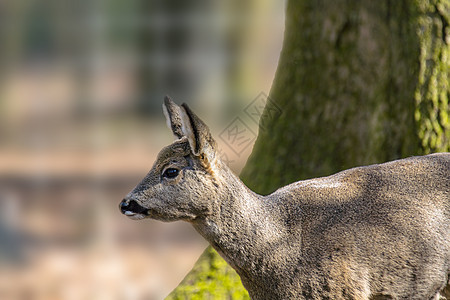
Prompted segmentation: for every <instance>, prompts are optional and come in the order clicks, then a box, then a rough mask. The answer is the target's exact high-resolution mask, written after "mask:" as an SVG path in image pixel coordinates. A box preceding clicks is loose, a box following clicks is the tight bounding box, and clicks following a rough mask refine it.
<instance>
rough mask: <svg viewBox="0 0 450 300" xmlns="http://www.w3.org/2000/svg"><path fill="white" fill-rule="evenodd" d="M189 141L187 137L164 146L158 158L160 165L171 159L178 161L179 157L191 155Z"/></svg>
mask: <svg viewBox="0 0 450 300" xmlns="http://www.w3.org/2000/svg"><path fill="white" fill-rule="evenodd" d="M189 153H190V150H189V143H188V141H187V140H186V139H180V140H177V141H175V142H173V143H172V144H170V145H169V146H166V147H164V148H163V149H162V150H161V151H160V152H159V153H158V157H157V159H156V161H157V164H158V165H165V164H167V163H169V162H170V161H176V160H177V159H179V158H182V157H185V156H186V155H189Z"/></svg>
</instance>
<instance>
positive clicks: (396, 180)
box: [121, 99, 450, 299]
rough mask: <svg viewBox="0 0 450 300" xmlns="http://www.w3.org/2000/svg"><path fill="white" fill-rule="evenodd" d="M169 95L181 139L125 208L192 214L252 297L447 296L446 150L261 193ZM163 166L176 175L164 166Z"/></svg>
mask: <svg viewBox="0 0 450 300" xmlns="http://www.w3.org/2000/svg"><path fill="white" fill-rule="evenodd" d="M165 105H166V108H165V109H166V110H167V111H168V112H170V113H166V115H168V118H169V120H168V121H169V125H171V126H170V127H171V128H172V131H173V133H174V135H175V136H176V137H177V138H179V139H178V140H176V141H175V142H174V143H173V144H172V145H169V146H167V147H165V148H164V149H163V150H161V152H160V154H159V155H158V159H157V161H156V163H155V164H154V166H153V168H152V170H151V171H150V172H149V174H148V175H147V176H146V177H145V178H144V179H143V181H142V182H141V183H140V184H139V185H138V186H137V187H136V188H135V189H134V190H133V191H131V192H130V193H129V194H128V195H127V197H126V198H125V199H124V201H123V202H122V203H121V210H122V212H123V213H125V214H127V215H128V216H129V217H131V218H134V219H142V218H145V217H149V218H154V219H159V220H163V221H174V220H185V221H188V222H190V223H192V225H193V226H194V227H195V228H196V230H197V231H198V232H199V233H200V234H201V235H202V236H204V237H205V238H206V239H207V240H208V241H209V242H210V243H211V245H212V246H213V247H214V248H215V249H216V250H217V251H218V252H219V253H220V255H222V256H223V257H224V258H225V259H226V260H227V262H228V263H229V264H230V265H231V266H232V267H233V268H234V269H236V271H237V272H238V274H239V275H240V276H241V279H242V282H243V284H244V286H245V287H246V289H247V290H248V291H249V294H250V296H251V297H252V299H438V297H439V291H440V290H442V289H444V288H445V290H443V292H442V295H443V296H448V295H449V292H448V291H449V289H450V288H449V286H447V287H446V284H447V280H448V274H449V272H450V222H449V217H450V154H449V153H442V154H434V155H428V156H422V157H411V158H407V159H402V160H397V161H394V162H389V163H385V164H379V165H372V166H366V167H359V168H354V169H350V170H346V171H343V172H340V173H338V174H335V175H332V176H329V177H324V178H317V179H312V180H306V181H299V182H296V183H292V184H290V185H288V186H285V187H283V188H280V189H278V190H277V191H275V192H274V193H272V194H270V195H268V196H261V195H258V194H255V193H253V192H252V191H251V190H249V189H248V188H247V187H246V186H245V185H244V184H243V183H242V182H241V181H240V180H239V178H238V177H237V176H235V175H234V174H233V173H232V172H231V171H230V169H229V168H228V167H227V166H226V165H225V164H224V163H223V162H222V161H220V159H219V158H218V156H217V155H216V153H217V152H216V146H215V142H214V139H213V138H212V137H211V134H210V133H209V130H208V128H207V126H206V125H205V124H204V123H203V122H202V121H201V120H200V119H199V118H198V117H197V116H195V115H194V114H193V113H192V112H191V111H190V110H189V108H187V106H186V105H183V106H182V107H179V106H177V105H176V104H174V103H173V102H172V101H170V99H168V100H166V101H165ZM180 122H181V123H180ZM167 168H176V169H177V170H179V174H178V175H177V176H176V177H175V178H168V177H165V175H164V171H165V170H167ZM133 210H134V212H133Z"/></svg>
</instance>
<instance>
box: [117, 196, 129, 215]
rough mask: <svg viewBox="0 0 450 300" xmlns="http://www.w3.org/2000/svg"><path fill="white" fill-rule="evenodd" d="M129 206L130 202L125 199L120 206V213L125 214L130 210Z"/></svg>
mask: <svg viewBox="0 0 450 300" xmlns="http://www.w3.org/2000/svg"><path fill="white" fill-rule="evenodd" d="M128 207H129V204H128V201H127V200H125V199H123V200H122V202H120V204H119V208H120V211H121V212H122V213H123V214H124V213H125V212H126V211H127V210H128Z"/></svg>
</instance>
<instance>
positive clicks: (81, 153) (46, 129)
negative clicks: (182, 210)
mask: <svg viewBox="0 0 450 300" xmlns="http://www.w3.org/2000/svg"><path fill="white" fill-rule="evenodd" d="M284 5H285V1H269V0H263V1H261V0H260V1H256V0H251V1H237V0H232V1H202V0H152V1H144V0H128V1H122V0H89V1H88V0H78V1H68V0H63V1H61V0H59V1H56V0H39V1H20V0H19V1H14V0H5V1H1V2H0V299H162V298H163V297H164V296H165V295H167V294H168V293H169V292H170V291H171V290H172V289H173V288H175V287H176V286H177V284H178V283H179V282H180V281H181V279H182V278H183V277H184V276H185V274H186V273H187V272H188V271H189V270H190V269H191V268H192V266H193V264H194V262H195V261H196V259H197V258H198V256H199V255H200V253H201V252H202V251H203V250H204V248H205V247H206V242H205V241H203V240H202V239H201V238H200V237H199V236H198V235H197V234H196V233H195V232H194V231H193V229H192V228H191V227H190V226H189V225H188V224H184V223H182V222H177V223H171V224H162V223H158V222H155V221H143V222H133V221H130V220H128V219H127V218H125V217H123V216H122V215H121V214H120V213H119V210H118V208H117V205H118V203H119V202H120V201H121V199H122V198H123V196H124V195H125V194H126V193H127V192H128V191H129V190H131V189H132V188H133V187H134V185H135V184H137V182H138V181H139V179H140V178H142V177H143V176H144V175H145V174H146V173H147V171H148V170H149V169H150V167H151V165H152V163H153V161H154V159H155V156H156V154H157V152H158V151H159V150H160V148H161V147H162V146H164V145H166V144H168V143H170V142H171V139H172V136H171V133H170V131H169V130H168V129H167V128H165V122H164V121H163V118H162V112H161V103H162V99H163V97H164V95H166V94H169V95H171V96H172V97H173V99H174V100H175V101H177V102H178V103H181V102H187V103H189V104H190V105H191V107H193V109H194V110H195V111H196V112H198V114H199V115H200V116H201V117H203V119H204V120H205V121H206V122H207V123H208V124H211V125H212V127H213V133H214V134H215V135H216V136H217V133H219V132H221V130H223V129H224V128H225V127H226V126H227V124H229V122H230V121H231V120H232V119H233V118H235V117H236V116H241V115H243V113H242V112H243V109H244V108H245V107H246V106H247V105H248V104H249V103H251V102H252V100H254V99H255V98H257V97H258V96H260V95H261V94H260V93H261V92H265V93H267V92H268V91H269V89H270V86H271V83H272V80H273V77H274V74H275V70H276V66H277V62H278V57H279V52H280V49H281V45H282V39H283V30H284ZM263 95H264V94H263ZM244 122H246V120H245V119H244ZM247 124H249V126H254V127H253V129H254V130H255V131H256V130H257V125H256V124H254V123H252V122H250V121H248V122H247ZM250 124H253V125H250ZM219 142H220V140H219ZM221 147H222V149H224V152H225V155H228V158H229V160H230V162H231V167H232V168H233V169H235V171H237V172H239V170H240V168H241V167H242V165H243V163H244V162H245V160H246V158H247V156H248V154H249V152H250V151H251V147H247V148H246V149H244V150H245V151H239V153H236V152H235V151H233V149H229V148H227V145H222V146H221Z"/></svg>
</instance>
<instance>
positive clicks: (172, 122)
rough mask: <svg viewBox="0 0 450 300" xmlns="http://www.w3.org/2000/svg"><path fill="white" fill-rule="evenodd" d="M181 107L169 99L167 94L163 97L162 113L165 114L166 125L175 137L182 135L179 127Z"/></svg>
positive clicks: (180, 124) (178, 137) (180, 125)
mask: <svg viewBox="0 0 450 300" xmlns="http://www.w3.org/2000/svg"><path fill="white" fill-rule="evenodd" d="M180 112H181V108H180V107H179V106H178V105H176V104H175V102H173V101H172V99H170V97H169V96H166V97H164V104H163V113H164V116H166V122H167V127H169V129H171V130H172V132H173V135H174V136H175V138H176V139H180V138H182V137H183V136H184V134H183V131H182V129H181V127H182V123H181V113H180Z"/></svg>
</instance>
